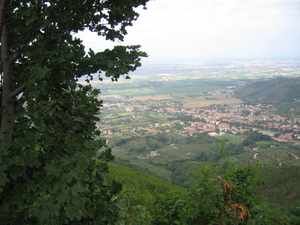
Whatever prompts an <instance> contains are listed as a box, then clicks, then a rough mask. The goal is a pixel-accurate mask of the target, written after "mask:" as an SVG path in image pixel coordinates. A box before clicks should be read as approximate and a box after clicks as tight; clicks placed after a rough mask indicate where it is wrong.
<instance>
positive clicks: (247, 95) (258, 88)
mask: <svg viewBox="0 0 300 225" xmlns="http://www.w3.org/2000/svg"><path fill="white" fill-rule="evenodd" d="M236 94H237V96H239V97H240V98H241V99H243V100H244V101H245V102H248V103H265V104H273V105H275V106H276V107H277V109H278V110H279V111H280V112H282V113H288V112H289V110H290V109H291V108H294V110H295V112H297V113H300V78H284V77H281V78H275V79H267V80H259V81H255V82H252V83H250V84H248V85H246V86H243V87H241V88H240V89H238V90H237V91H236Z"/></svg>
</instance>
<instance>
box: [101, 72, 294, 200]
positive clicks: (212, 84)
mask: <svg viewBox="0 0 300 225" xmlns="http://www.w3.org/2000/svg"><path fill="white" fill-rule="evenodd" d="M235 70H236V71H235V73H234V76H232V77H230V76H229V75H228V74H227V73H226V77H227V78H226V79H223V76H221V78H218V77H208V78H209V79H208V78H201V77H200V76H196V75H195V76H192V75H186V76H185V75H182V76H176V78H174V79H172V77H171V76H170V75H168V76H166V75H165V74H161V75H156V76H154V77H153V76H152V77H151V76H145V75H142V76H140V77H139V78H138V79H136V80H135V79H133V80H129V81H126V80H125V81H122V82H120V83H119V84H118V85H115V84H113V83H108V82H107V83H105V84H104V85H103V86H101V90H103V96H102V100H103V102H104V105H103V112H102V114H101V116H100V119H101V122H100V123H99V128H100V129H101V130H102V132H103V134H104V136H105V137H106V138H107V141H108V144H109V145H110V146H112V150H113V154H114V155H115V157H116V160H115V162H116V163H117V164H121V165H125V166H129V167H131V168H134V169H136V170H140V171H143V172H144V173H146V174H150V175H154V176H157V177H161V178H163V179H164V180H166V181H169V182H171V183H174V184H177V185H179V186H186V187H188V186H191V185H192V184H193V173H194V171H196V170H197V168H199V167H200V166H203V165H205V164H211V163H220V162H224V161H230V162H235V163H237V164H241V165H245V164H250V165H259V167H261V168H262V170H261V171H262V174H261V176H262V177H263V179H266V181H267V182H266V183H265V185H264V187H262V189H261V190H262V193H264V196H265V197H267V198H270V199H271V201H272V198H271V194H268V193H273V194H274V192H276V193H277V192H278V191H281V190H283V189H284V190H285V193H282V194H280V195H279V197H278V199H280V200H279V201H278V199H277V200H276V202H275V203H278V202H279V203H280V204H282V203H284V202H286V203H287V202H289V204H291V202H293V203H296V200H297V199H299V197H300V191H299V190H298V188H297V185H298V183H299V179H298V181H297V179H296V181H295V180H294V179H292V177H297V178H300V117H299V115H298V114H297V113H296V112H295V111H294V110H293V107H294V105H295V102H294V101H293V102H292V103H293V106H290V108H289V109H288V110H287V112H286V113H282V112H279V108H278V104H274V102H268V101H266V102H265V101H258V100H257V101H249V100H248V99H247V97H245V96H250V95H247V91H248V89H249V88H253V87H255V85H256V86H257V87H259V85H257V84H258V83H260V82H265V81H264V80H265V79H269V80H270V81H272V82H277V79H284V80H288V81H289V80H292V82H293V83H295V82H294V79H296V80H298V79H299V80H300V78H297V76H295V74H296V73H297V71H298V69H297V68H296V69H295V70H292V69H291V70H290V74H287V77H288V78H277V75H276V76H274V77H272V76H270V74H268V75H267V76H265V75H264V74H263V73H262V74H261V77H255V78H253V76H247V75H245V76H240V77H239V79H237V77H236V75H235V74H236V73H238V72H240V73H242V72H243V71H244V69H240V70H241V71H239V69H235ZM252 70H253V72H254V73H255V74H258V73H259V71H262V69H261V68H260V69H259V71H257V70H256V68H252ZM187 73H188V72H187ZM295 77H296V78H295ZM179 78H180V79H179ZM253 84H255V85H253ZM274 87H276V86H274ZM270 88H272V86H269V91H271V89H270ZM298 88H300V86H299V87H298ZM243 90H245V92H243ZM278 91H279V89H277V92H278ZM261 96H263V95H261ZM280 96H281V95H280ZM286 103H288V101H286ZM271 171H276V172H274V176H271V178H270V176H269V175H268V174H270V173H271ZM283 171H285V172H283ZM287 171H290V173H289V172H287ZM283 174H285V175H283ZM287 174H288V175H289V176H291V179H289V180H287V181H285V182H283V177H282V176H287ZM272 178H273V179H272ZM293 182H296V184H295V183H293ZM273 186H274V187H275V186H276V190H275V189H273ZM286 186H289V188H288V189H287V188H286ZM289 196H293V198H292V199H295V201H287V199H288V197H289Z"/></svg>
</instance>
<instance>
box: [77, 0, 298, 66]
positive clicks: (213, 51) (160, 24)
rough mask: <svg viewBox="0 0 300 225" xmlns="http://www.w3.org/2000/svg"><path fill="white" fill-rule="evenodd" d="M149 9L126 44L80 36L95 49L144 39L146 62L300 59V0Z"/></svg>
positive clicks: (211, 1)
mask: <svg viewBox="0 0 300 225" xmlns="http://www.w3.org/2000/svg"><path fill="white" fill-rule="evenodd" d="M147 8H148V9H147V10H142V9H139V12H140V18H139V19H138V21H136V22H135V23H134V26H133V27H131V28H130V29H129V30H128V31H129V34H128V36H127V37H126V39H125V42H124V43H120V42H116V43H107V42H105V41H103V40H99V38H98V37H97V36H96V35H95V34H91V33H89V32H83V33H81V34H80V37H81V38H82V39H83V40H84V44H85V45H86V46H87V47H89V48H92V49H95V50H102V49H105V48H107V47H111V46H113V45H114V44H140V45H142V49H143V50H144V51H146V52H147V53H148V54H149V58H148V59H147V60H145V62H146V63H147V62H148V63H149V62H151V63H158V62H160V63H186V62H198V61H201V62H212V61H214V60H231V59H232V60H236V59H290V58H292V59H295V58H296V59H299V58H300V45H299V44H298V40H300V25H298V21H300V0H244V1H240V0H227V1H226V2H224V1H221V0H186V1H184V3H183V2H182V1H180V0H172V1H170V0H152V1H150V2H149V4H148V6H147Z"/></svg>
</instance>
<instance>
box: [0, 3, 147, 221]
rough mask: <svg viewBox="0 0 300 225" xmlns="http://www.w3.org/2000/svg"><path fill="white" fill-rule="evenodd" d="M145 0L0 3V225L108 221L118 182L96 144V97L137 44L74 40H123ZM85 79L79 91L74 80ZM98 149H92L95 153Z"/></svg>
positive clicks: (132, 60) (131, 63)
mask: <svg viewBox="0 0 300 225" xmlns="http://www.w3.org/2000/svg"><path fill="white" fill-rule="evenodd" d="M147 1H148V0H126V1H114V0H107V1H99V0H85V1H79V0H77V1H75V0H60V1H58V0H51V1H50V0H49V1H48V0H43V1H41V0H1V2H0V35H1V39H0V40H1V48H0V51H1V54H0V55H1V58H0V65H1V66H0V99H1V100H0V104H1V105H0V109H1V112H0V223H1V224H5V225H20V224H24V225H25V224H26V225H62V224H64V225H68V224H70V225H71V224H72V225H75V224H76V225H79V224H84V225H86V224H90V225H92V224H95V225H96V224H97V225H101V224H103V225H104V224H113V223H115V221H116V220H117V215H118V210H117V205H116V204H115V203H114V201H113V199H114V198H115V196H116V194H117V193H118V192H119V185H117V184H116V183H115V182H106V177H107V173H108V168H107V164H106V162H107V161H109V160H111V159H112V156H111V154H110V150H109V149H108V148H107V146H106V144H105V140H104V139H103V138H99V135H100V131H99V130H98V129H97V126H96V123H97V122H98V117H97V114H98V113H99V110H100V108H101V101H100V100H98V94H99V91H98V90H95V89H94V88H93V87H92V86H91V85H90V84H89V82H90V81H91V80H92V79H93V77H92V76H91V75H92V74H99V79H102V78H103V77H105V76H106V77H109V78H110V79H112V80H118V78H119V77H120V76H122V75H126V74H128V73H129V72H131V71H134V70H135V69H136V68H137V67H139V66H140V65H141V63H140V58H141V57H144V56H146V54H145V53H144V52H142V51H140V50H139V46H116V47H114V48H113V49H111V50H105V51H103V52H97V53H96V52H94V51H92V50H89V51H88V52H86V51H85V46H84V45H83V43H82V40H80V39H79V38H78V37H74V34H76V33H78V32H80V31H83V30H90V31H91V32H94V33H96V34H98V36H99V37H102V38H105V39H107V40H112V41H114V40H120V41H122V40H123V39H124V36H125V35H126V34H127V28H128V26H131V25H132V23H133V22H134V21H135V20H136V19H137V18H138V13H137V11H136V8H137V7H138V6H145V4H146V3H147ZM84 80H86V81H87V83H86V85H82V84H80V83H79V82H78V81H84ZM99 151H100V152H99Z"/></svg>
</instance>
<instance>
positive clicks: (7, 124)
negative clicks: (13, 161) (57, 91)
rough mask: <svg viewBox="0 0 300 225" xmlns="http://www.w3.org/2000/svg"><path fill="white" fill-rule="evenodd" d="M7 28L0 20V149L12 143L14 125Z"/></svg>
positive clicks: (12, 83) (12, 86) (12, 87)
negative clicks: (0, 26) (0, 74)
mask: <svg viewBox="0 0 300 225" xmlns="http://www.w3.org/2000/svg"><path fill="white" fill-rule="evenodd" d="M7 36H8V32H7V26H6V24H5V21H4V20H3V19H2V30H1V62H2V75H3V76H2V77H3V84H2V96H1V128H0V143H1V147H5V148H7V147H9V146H10V144H11V142H12V135H13V129H14V123H15V97H12V96H11V93H12V90H14V86H15V85H14V79H13V73H12V71H11V68H10V59H9V52H8V42H7Z"/></svg>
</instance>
